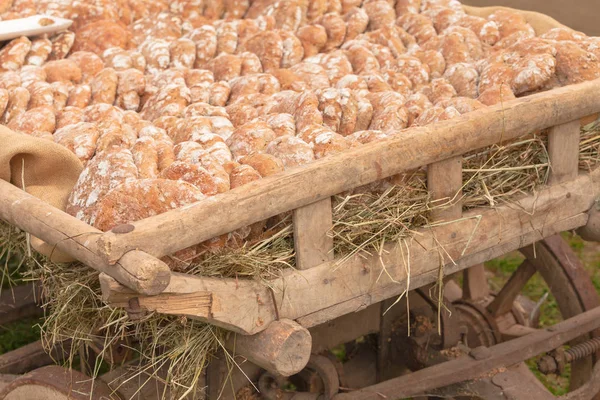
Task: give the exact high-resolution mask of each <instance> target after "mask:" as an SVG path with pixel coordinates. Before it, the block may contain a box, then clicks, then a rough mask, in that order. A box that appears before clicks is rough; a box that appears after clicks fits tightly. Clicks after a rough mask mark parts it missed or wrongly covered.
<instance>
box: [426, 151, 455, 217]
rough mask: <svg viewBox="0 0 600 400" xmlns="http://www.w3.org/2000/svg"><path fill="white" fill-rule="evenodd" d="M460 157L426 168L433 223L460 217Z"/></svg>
mask: <svg viewBox="0 0 600 400" xmlns="http://www.w3.org/2000/svg"><path fill="white" fill-rule="evenodd" d="M462 184H463V180H462V157H461V156H459V157H453V158H450V159H448V160H444V161H440V162H437V163H434V164H431V165H428V166H427V189H428V190H429V193H430V195H431V199H432V200H433V202H432V203H433V205H438V206H441V207H442V208H441V209H437V210H433V211H432V212H431V217H432V218H433V220H434V221H438V222H439V221H452V220H454V219H457V218H460V217H461V215H462V201H461V196H462V190H461V188H462Z"/></svg>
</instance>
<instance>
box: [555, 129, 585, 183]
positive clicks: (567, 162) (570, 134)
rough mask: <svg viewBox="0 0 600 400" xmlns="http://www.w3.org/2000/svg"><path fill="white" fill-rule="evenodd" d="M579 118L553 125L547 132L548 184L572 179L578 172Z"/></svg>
mask: <svg viewBox="0 0 600 400" xmlns="http://www.w3.org/2000/svg"><path fill="white" fill-rule="evenodd" d="M580 134H581V126H580V123H579V120H576V121H571V122H567V123H566V124H562V125H558V126H554V127H552V128H550V130H549V132H548V157H549V158H550V178H549V179H548V183H549V184H554V183H560V182H565V181H568V180H569V179H574V178H576V177H577V174H578V172H579V137H580Z"/></svg>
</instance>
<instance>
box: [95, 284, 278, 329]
mask: <svg viewBox="0 0 600 400" xmlns="http://www.w3.org/2000/svg"><path fill="white" fill-rule="evenodd" d="M100 286H101V287H102V293H103V300H104V301H105V302H107V303H109V304H112V305H114V306H117V307H123V308H128V307H129V301H130V300H131V299H134V298H137V299H138V300H139V306H140V308H141V309H142V311H146V310H147V311H157V312H160V313H164V314H170V315H183V316H188V317H190V318H195V319H198V320H201V321H205V322H209V323H211V324H214V325H217V326H220V327H223V328H226V329H229V330H231V331H233V332H237V333H240V334H243V335H252V334H255V333H258V332H260V331H262V330H264V329H265V328H266V327H267V326H268V325H269V323H271V322H272V321H275V320H276V319H278V318H277V311H276V310H275V308H274V306H273V302H272V300H271V299H272V297H271V293H270V291H269V289H268V288H267V287H265V286H264V285H263V284H261V283H259V282H254V281H249V280H240V281H238V280H236V279H220V278H204V277H197V276H189V275H185V274H178V273H174V274H173V276H172V278H171V282H170V283H169V286H167V288H166V289H165V292H164V293H162V294H160V295H157V296H140V295H138V294H137V293H135V292H134V291H132V290H131V289H128V288H126V287H124V286H122V285H120V284H119V283H118V282H117V281H115V280H114V279H112V278H111V277H109V276H108V275H105V274H100Z"/></svg>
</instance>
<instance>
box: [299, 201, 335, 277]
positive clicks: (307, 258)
mask: <svg viewBox="0 0 600 400" xmlns="http://www.w3.org/2000/svg"><path fill="white" fill-rule="evenodd" d="M293 219H294V249H295V250H296V268H298V269H309V268H312V267H316V266H317V265H320V264H323V263H324V262H326V261H331V260H333V237H332V236H330V235H329V230H330V229H331V227H332V226H333V213H332V210H331V197H327V198H325V199H323V200H320V201H318V202H316V203H313V204H309V205H307V206H304V207H300V208H298V209H296V210H294V211H293Z"/></svg>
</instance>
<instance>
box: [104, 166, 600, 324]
mask: <svg viewBox="0 0 600 400" xmlns="http://www.w3.org/2000/svg"><path fill="white" fill-rule="evenodd" d="M599 184H600V170H596V171H593V172H592V173H591V174H589V175H588V174H586V175H581V176H580V177H578V178H577V179H575V180H573V181H569V182H565V183H563V184H557V185H553V186H549V187H547V188H545V189H543V190H541V191H540V192H538V193H537V194H536V195H533V196H529V197H526V198H524V199H522V200H520V201H515V202H514V203H512V204H510V205H505V206H501V207H497V208H496V209H493V210H484V211H481V210H473V211H471V212H469V213H466V214H465V216H464V217H463V218H462V219H461V220H457V221H453V222H448V223H444V224H441V225H438V226H431V227H425V228H423V229H421V230H419V231H418V232H417V234H416V235H415V237H414V238H413V239H412V240H410V241H408V242H406V243H401V244H400V245H388V246H387V247H386V249H385V250H386V251H384V252H383V254H382V256H381V258H380V257H379V256H378V255H372V256H365V255H364V254H361V255H357V256H355V257H353V258H351V259H349V260H348V261H346V262H345V263H344V264H337V262H336V261H333V262H328V263H324V264H322V265H320V266H318V267H316V268H311V269H308V270H304V271H297V270H288V271H286V272H284V276H283V277H282V278H279V279H276V280H273V281H271V282H270V284H269V287H270V288H271V289H272V290H273V296H274V298H275V302H276V308H277V312H278V313H277V314H276V313H275V312H274V311H273V309H274V306H273V305H271V304H270V300H271V297H270V296H269V295H268V293H269V292H267V289H266V288H265V287H263V286H261V284H260V283H258V282H253V281H239V282H237V281H235V280H220V279H214V280H212V281H214V282H215V283H214V285H212V286H211V288H208V286H206V285H205V284H204V283H203V282H205V281H208V280H207V279H206V278H197V277H189V276H183V275H177V274H175V275H174V277H173V279H174V280H176V281H177V282H178V284H177V285H173V286H172V287H171V288H167V290H166V294H161V295H158V296H155V297H152V298H151V297H147V296H140V297H139V298H140V304H145V305H146V306H147V307H148V309H157V310H160V311H161V312H165V313H167V314H168V313H170V304H169V303H170V296H171V294H169V293H170V292H173V291H174V290H175V293H178V294H180V295H181V294H184V293H194V292H198V291H206V292H209V291H210V292H211V293H212V296H213V299H214V298H216V299H218V303H219V304H221V308H222V309H226V310H230V311H231V312H232V313H233V314H234V315H233V316H231V315H228V314H227V313H225V312H222V313H220V314H218V315H217V314H216V313H214V312H213V313H212V315H207V313H206V312H204V313H202V315H200V316H199V317H200V318H201V319H204V320H209V322H213V323H215V324H219V323H222V320H224V319H226V320H227V321H226V322H227V323H226V324H225V325H227V324H229V325H232V326H234V327H235V326H239V325H238V324H243V326H244V327H245V328H244V329H240V330H242V331H244V330H245V331H250V330H251V331H252V332H251V333H255V332H257V331H260V330H261V327H256V328H253V329H250V328H251V327H250V325H252V323H255V321H257V320H258V319H260V321H261V322H262V329H264V327H265V324H268V322H270V321H273V320H275V319H276V318H275V317H276V315H278V316H279V318H289V319H293V320H297V321H298V322H300V324H301V325H303V326H305V327H310V326H315V325H318V324H320V323H324V322H326V321H329V320H331V319H333V318H335V317H338V316H340V315H344V314H347V313H351V312H356V311H359V310H362V309H364V308H366V307H368V306H369V305H371V304H374V303H376V302H379V301H382V300H385V299H388V298H390V297H392V296H397V295H399V294H400V293H402V291H404V290H405V289H406V285H407V283H408V281H407V270H408V268H407V267H408V265H407V262H406V260H407V257H408V255H410V271H411V279H410V287H411V288H416V287H419V286H423V285H425V284H428V283H431V282H435V281H436V280H437V279H438V274H439V268H444V272H446V273H447V274H448V273H453V272H457V271H460V270H462V269H464V268H466V267H468V266H472V265H474V264H477V263H481V262H483V261H485V260H488V259H491V258H493V257H496V256H499V255H501V254H505V253H506V252H508V251H510V250H512V249H515V248H521V247H523V246H525V245H527V244H530V243H532V242H534V241H537V240H540V239H542V238H544V237H547V236H550V235H552V234H555V233H556V232H561V231H564V230H568V229H574V228H577V227H579V226H582V225H584V224H585V223H586V222H587V213H586V212H587V210H588V209H589V208H590V207H591V206H592V204H594V201H595V199H596V197H597V195H598V193H600V187H599ZM212 281H211V282H212ZM225 283H227V285H229V288H227V287H223V286H222V285H224V284H225ZM199 285H201V286H199ZM202 285H203V286H202ZM220 285H221V286H220ZM103 289H104V292H105V295H106V296H107V299H108V300H109V302H110V303H111V304H113V305H117V306H121V307H123V306H127V304H128V299H129V298H131V297H134V296H133V295H132V294H131V293H123V292H121V293H114V292H115V291H118V290H120V288H119V287H118V285H117V286H114V285H113V286H111V287H104V288H103ZM211 290H215V291H211ZM240 292H245V294H244V293H242V294H240ZM115 295H117V298H118V300H119V301H117V302H114V301H110V299H111V298H115ZM257 295H258V296H260V298H261V301H263V302H264V304H265V307H257V306H256V305H255V304H254V301H249V299H254V298H256V297H257ZM177 311H178V312H180V311H181V310H179V309H178V310H177ZM188 312H189V313H187V314H186V315H188V316H193V315H194V312H195V310H194V309H192V308H190V309H189V310H188ZM240 315H242V317H240ZM234 317H235V318H237V320H235V321H233V320H232V318H234Z"/></svg>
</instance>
